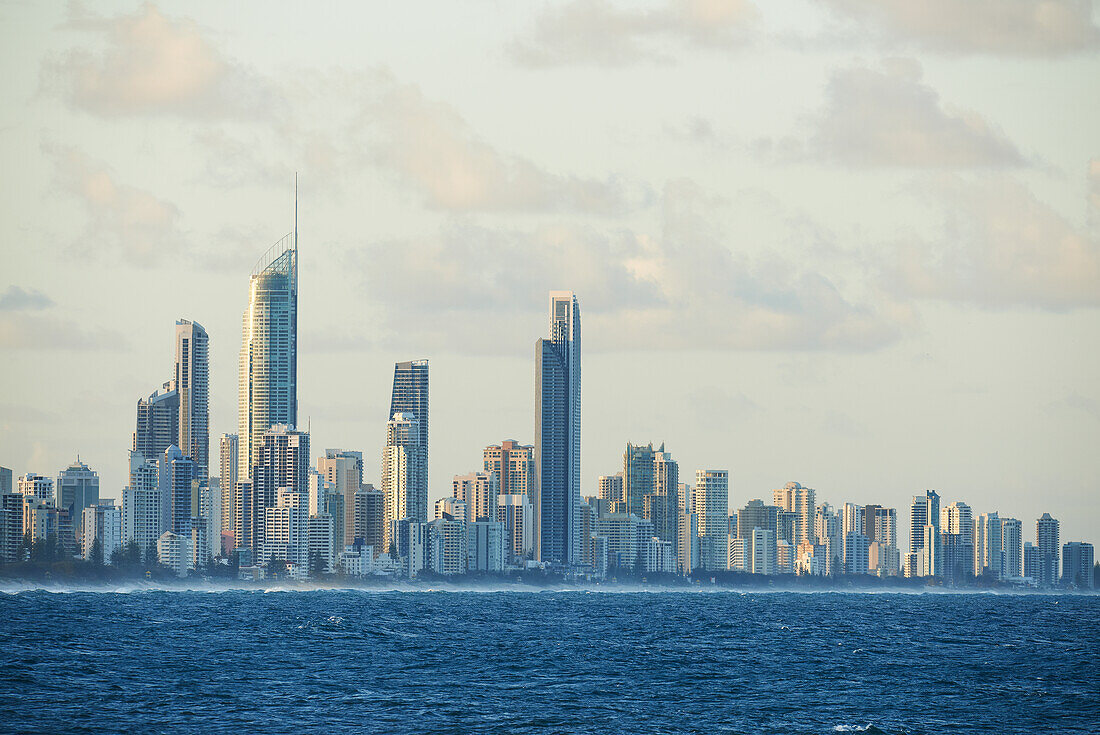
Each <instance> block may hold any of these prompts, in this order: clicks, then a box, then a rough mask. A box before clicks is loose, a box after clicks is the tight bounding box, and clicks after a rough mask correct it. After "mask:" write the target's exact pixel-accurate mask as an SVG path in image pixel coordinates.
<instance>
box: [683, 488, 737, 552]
mask: <svg viewBox="0 0 1100 735" xmlns="http://www.w3.org/2000/svg"><path fill="white" fill-rule="evenodd" d="M729 494H730V490H729V471H728V470H696V471H695V490H694V491H693V492H692V497H693V498H694V499H695V513H696V514H697V515H698V516H699V565H700V566H701V567H703V569H705V570H707V571H713V570H715V569H725V568H726V567H727V565H728V563H729V562H728V558H729V553H728V550H729Z"/></svg>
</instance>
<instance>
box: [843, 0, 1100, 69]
mask: <svg viewBox="0 0 1100 735" xmlns="http://www.w3.org/2000/svg"><path fill="white" fill-rule="evenodd" d="M828 2H829V3H830V4H831V5H832V6H833V7H834V8H836V9H837V10H839V11H841V12H843V13H846V14H848V15H850V16H851V17H854V18H855V19H857V20H858V21H861V22H863V23H865V24H867V25H870V26H872V27H874V28H877V29H879V30H880V31H881V32H882V34H883V35H884V37H885V38H884V40H886V41H887V42H898V41H902V42H905V41H909V42H913V43H915V44H917V45H919V46H921V47H924V48H927V49H932V50H936V51H945V52H951V53H961V54H967V53H974V54H995V55H1020V56H1058V55H1063V54H1070V53H1076V52H1081V51H1089V50H1095V49H1096V48H1097V47H1098V46H1100V29H1098V28H1097V27H1096V25H1095V24H1094V23H1093V20H1092V4H1091V3H1090V2H1089V0H965V1H964V2H960V0H922V2H912V1H911V0H828Z"/></svg>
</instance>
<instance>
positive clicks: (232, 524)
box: [219, 434, 241, 533]
mask: <svg viewBox="0 0 1100 735" xmlns="http://www.w3.org/2000/svg"><path fill="white" fill-rule="evenodd" d="M219 449H220V452H219V453H220V455H221V456H220V464H221V490H222V528H221V530H222V531H225V532H228V533H233V532H234V529H235V528H236V527H237V516H236V515H235V512H236V503H235V502H234V493H236V491H237V482H238V481H239V479H240V449H241V443H240V439H239V437H238V436H237V435H236V434H222V436H221V440H220V441H219Z"/></svg>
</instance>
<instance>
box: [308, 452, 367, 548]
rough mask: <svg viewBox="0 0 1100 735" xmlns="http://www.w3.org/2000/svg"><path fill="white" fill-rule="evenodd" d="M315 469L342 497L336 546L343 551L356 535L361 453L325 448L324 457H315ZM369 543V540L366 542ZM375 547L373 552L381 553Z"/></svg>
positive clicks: (360, 483) (360, 482) (361, 465)
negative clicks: (340, 523)
mask: <svg viewBox="0 0 1100 735" xmlns="http://www.w3.org/2000/svg"><path fill="white" fill-rule="evenodd" d="M317 471H318V472H320V473H321V476H322V477H324V479H325V481H326V482H328V483H330V484H331V485H332V488H333V492H335V493H338V494H339V495H340V497H341V498H343V499H344V512H343V513H342V514H341V516H342V518H343V521H344V525H343V527H342V528H339V529H337V533H336V541H335V543H336V548H338V549H340V550H341V551H343V549H344V546H347V545H350V544H351V543H352V541H353V540H354V539H355V537H356V529H355V519H356V515H355V493H357V492H358V491H359V489H360V487H362V485H363V453H362V452H353V451H349V450H344V449H326V450H325V456H324V457H318V458H317ZM368 543H369V542H368ZM381 551H382V550H381V549H379V548H376V549H375V553H381Z"/></svg>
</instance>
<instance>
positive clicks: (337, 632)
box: [0, 588, 1100, 733]
mask: <svg viewBox="0 0 1100 735" xmlns="http://www.w3.org/2000/svg"><path fill="white" fill-rule="evenodd" d="M1098 612H1100V597H1096V596H1075V595H999V594H998V595H995V594H902V593H880V594H852V593H829V592H826V593H816V594H813V593H789V592H777V593H761V592H734V591H718V592H712V593H698V592H671V591H653V592H604V593H594V592H585V591H577V590H571V591H543V592H532V591H515V590H508V591H504V590H501V591H491V592H469V591H466V592H455V591H446V592H444V591H362V590H317V591H293V590H279V589H272V590H270V591H265V590H259V589H257V590H251V591H249V590H212V591H209V592H207V591H200V590H191V591H170V590H141V589H137V588H130V589H129V590H128V591H125V592H89V591H80V590H75V591H72V592H71V593H69V594H57V593H53V592H46V591H42V590H37V591H36V590H25V591H19V592H7V593H4V594H2V595H0V615H3V618H4V620H5V625H4V627H3V630H2V631H0V651H2V652H3V653H2V654H0V661H2V663H3V670H4V672H5V673H4V679H5V687H4V690H5V696H4V697H3V702H2V704H0V717H2V718H3V719H2V721H3V722H4V723H5V725H4V727H5V729H11V730H14V731H38V732H59V731H72V730H74V729H80V728H88V729H90V730H98V731H122V730H130V731H136V732H149V731H152V732H158V731H164V732H167V731H181V730H190V731H202V732H216V731H236V732H292V731H302V730H305V731H323V732H338V731H346V732H352V731H355V732H362V731H373V732H402V731H404V732H428V731H431V732H440V731H442V732H499V733H516V732H520V733H522V732H547V731H554V732H637V731H649V732H699V733H710V732H776V733H780V732H782V733H788V732H797V733H802V732H806V733H827V732H836V731H846V730H849V731H850V730H854V729H861V730H862V729H867V728H874V729H877V730H879V731H883V732H888V733H902V732H904V733H932V732H945V731H949V732H1054V731H1058V732H1081V733H1086V732H1096V731H1097V728H1100V703H1098V697H1097V681H1100V646H1098V645H1097V641H1098V640H1100V616H1098V614H1097V613H1098ZM45 641H49V645H43V643H44V642H45Z"/></svg>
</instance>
